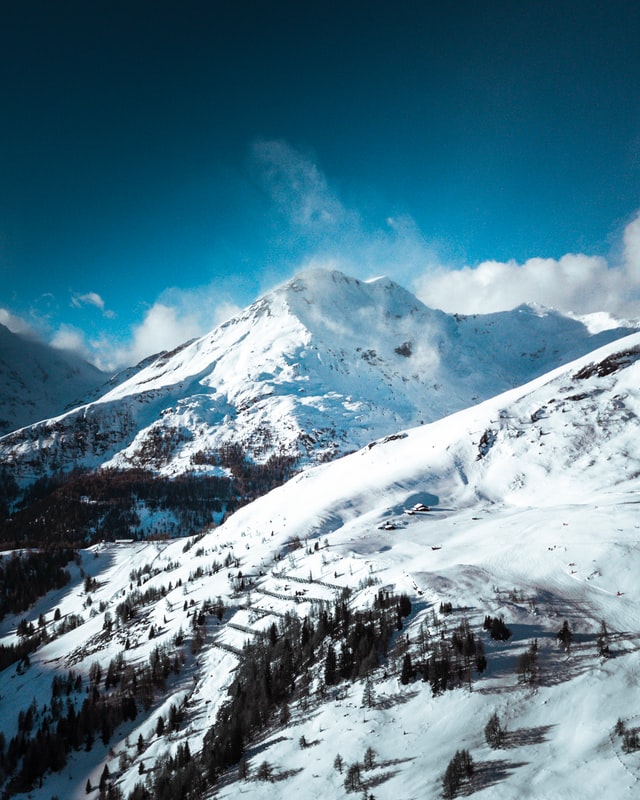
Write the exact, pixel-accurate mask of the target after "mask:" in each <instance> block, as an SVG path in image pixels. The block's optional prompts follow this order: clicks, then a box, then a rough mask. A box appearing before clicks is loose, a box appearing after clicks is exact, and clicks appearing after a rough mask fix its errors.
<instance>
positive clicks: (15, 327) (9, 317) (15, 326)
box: [0, 308, 36, 338]
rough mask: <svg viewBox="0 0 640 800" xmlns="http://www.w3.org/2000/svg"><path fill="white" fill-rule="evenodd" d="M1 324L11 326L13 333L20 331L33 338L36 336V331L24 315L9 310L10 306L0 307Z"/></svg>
mask: <svg viewBox="0 0 640 800" xmlns="http://www.w3.org/2000/svg"><path fill="white" fill-rule="evenodd" d="M0 324H2V325H4V326H5V327H6V328H9V330H10V331H12V332H13V333H20V334H22V335H24V336H30V337H33V338H35V337H36V332H35V331H34V329H33V328H32V327H31V325H29V323H28V322H27V321H26V320H25V319H23V318H22V317H19V316H18V315H17V314H14V313H13V312H11V311H9V309H8V308H0Z"/></svg>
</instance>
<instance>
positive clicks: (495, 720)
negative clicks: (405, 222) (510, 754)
mask: <svg viewBox="0 0 640 800" xmlns="http://www.w3.org/2000/svg"><path fill="white" fill-rule="evenodd" d="M504 737H505V730H504V728H503V727H502V724H501V722H500V718H499V717H498V713H497V712H496V711H494V712H493V714H492V715H491V717H490V718H489V722H487V724H486V726H485V729H484V738H485V739H486V741H487V744H488V745H489V747H491V748H493V749H494V750H495V749H496V748H498V747H502V745H503V742H504Z"/></svg>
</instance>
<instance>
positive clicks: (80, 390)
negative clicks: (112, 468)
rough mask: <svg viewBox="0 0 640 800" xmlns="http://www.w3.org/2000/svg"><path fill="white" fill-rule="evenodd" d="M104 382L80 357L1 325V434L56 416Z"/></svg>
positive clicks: (102, 377)
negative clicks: (13, 331)
mask: <svg viewBox="0 0 640 800" xmlns="http://www.w3.org/2000/svg"><path fill="white" fill-rule="evenodd" d="M106 379H107V376H106V375H105V374H104V373H102V372H100V370H98V369H96V367H94V366H93V365H91V364H89V363H88V362H86V361H84V360H83V359H82V358H80V357H79V356H77V355H74V354H73V353H70V352H67V351H64V350H58V349H55V348H53V347H50V346H49V345H46V344H44V343H43V342H38V341H36V340H35V339H30V338H28V337H26V336H21V335H20V334H17V333H12V332H11V331H10V330H9V329H8V328H7V327H5V326H4V325H1V324H0V383H1V385H2V391H1V392H0V433H2V434H4V433H8V432H9V431H13V430H15V429H16V428H22V427H23V426H25V425H30V424H32V423H34V422H37V421H39V420H43V419H47V418H49V417H53V416H57V415H58V414H60V413H62V412H63V411H64V410H65V409H66V408H68V407H69V406H70V405H72V404H73V405H77V404H78V403H79V402H80V401H81V400H83V399H85V398H86V397H87V396H88V395H89V394H90V393H91V392H93V391H95V390H96V389H97V388H98V387H99V386H101V385H102V384H103V383H105V381H106Z"/></svg>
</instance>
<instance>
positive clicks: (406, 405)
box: [0, 269, 629, 480]
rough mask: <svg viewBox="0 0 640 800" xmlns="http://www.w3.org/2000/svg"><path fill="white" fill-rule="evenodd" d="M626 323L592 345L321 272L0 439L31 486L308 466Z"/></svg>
mask: <svg viewBox="0 0 640 800" xmlns="http://www.w3.org/2000/svg"><path fill="white" fill-rule="evenodd" d="M628 332H629V331H628V329H615V330H607V331H604V332H601V333H599V334H597V335H595V336H594V335H592V334H591V333H590V332H589V330H588V329H587V327H586V326H585V325H584V324H582V323H581V322H579V321H577V320H575V319H571V318H569V317H566V316H563V315H562V314H559V313H558V312H554V311H548V310H544V309H540V308H537V307H530V306H521V307H519V308H517V309H515V310H513V311H511V312H503V313H497V314H488V315H477V316H460V315H449V314H445V313H443V312H441V311H437V310H433V309H430V308H428V307H426V306H425V305H424V304H423V303H422V302H420V301H419V300H418V299H417V298H416V297H415V296H413V295H412V294H411V293H410V292H408V291H407V290H406V289H403V288H402V287H401V286H399V285H398V284H396V283H394V282H393V281H391V280H389V279H388V278H379V279H376V280H373V281H367V282H365V281H360V280H356V279H354V278H350V277H347V276H346V275H343V274H342V273H340V272H337V271H327V270H321V269H312V270H308V271H305V272H302V273H301V274H299V275H297V276H296V277H294V278H293V279H291V280H289V281H287V282H286V283H284V284H282V285H281V286H279V287H278V288H276V289H275V290H273V291H271V292H269V293H268V294H266V295H264V296H263V297H262V298H261V299H259V300H258V301H256V302H255V303H253V304H252V305H250V306H249V307H248V308H246V309H245V310H244V311H243V312H242V313H240V314H239V315H237V316H236V317H234V318H232V319H230V320H229V321H228V322H226V323H224V324H223V325H221V326H219V327H217V328H215V329H214V330H212V331H211V332H210V333H208V334H207V335H205V336H203V337H202V338H200V339H197V340H195V341H192V342H189V343H186V344H184V345H182V346H181V347H179V348H177V349H176V350H174V351H173V352H171V353H163V354H161V355H160V356H159V357H157V358H156V359H153V360H151V362H150V363H147V365H146V366H144V367H143V368H142V369H140V370H138V371H136V372H135V373H134V374H133V376H132V377H130V378H129V379H127V380H124V381H122V382H121V383H120V384H119V385H117V386H115V387H114V388H112V389H110V390H109V391H107V392H106V393H105V394H103V395H102V396H101V397H99V398H97V399H96V400H95V401H93V402H91V403H88V404H85V405H82V406H79V407H77V408H75V409H73V410H71V411H68V412H66V413H64V414H62V415H60V416H57V417H55V418H53V419H49V420H45V421H43V422H39V423H37V424H36V425H32V426H30V427H28V428H26V429H24V430H21V431H19V432H15V433H13V434H10V435H8V436H5V437H4V438H3V439H0V456H1V457H2V458H3V460H5V462H6V461H10V462H12V463H13V464H14V465H15V466H16V467H17V468H18V473H19V476H20V477H21V478H23V479H27V480H29V478H30V477H31V476H36V475H40V474H42V471H43V470H45V471H47V470H60V469H62V470H67V469H69V468H71V466H73V467H89V468H93V467H97V466H103V465H106V466H112V467H118V468H125V469H126V468H132V467H143V468H152V469H154V470H156V471H159V472H161V473H164V474H167V475H172V474H178V473H183V472H185V471H187V470H190V469H193V468H194V465H197V464H200V465H202V464H206V463H207V461H208V459H209V454H211V453H214V452H216V451H218V450H219V449H220V448H222V447H224V446H228V445H229V444H234V445H239V446H240V447H242V448H243V450H244V451H245V452H246V453H247V454H248V455H249V456H250V457H251V458H252V459H254V460H257V461H261V460H265V459H267V458H268V457H270V456H271V455H274V454H287V455H289V456H293V457H296V458H298V459H300V463H301V464H304V463H309V462H311V463H313V462H318V461H322V460H326V459H328V458H332V457H334V456H336V455H341V454H344V453H345V452H348V451H351V450H354V449H356V448H358V447H360V446H362V445H364V444H366V443H367V442H368V441H370V440H371V439H376V438H379V437H381V436H384V435H386V434H391V433H394V432H396V431H398V430H400V429H403V428H407V427H412V426H415V425H419V424H422V423H427V422H431V421H433V420H435V419H438V418H441V417H443V416H445V415H446V414H449V413H451V412H453V411H457V410H459V409H462V408H464V407H467V406H469V405H472V404H474V403H476V402H478V401H480V400H483V399H486V398H488V397H491V396H494V395H496V394H498V393H499V392H501V391H504V390H506V389H508V388H512V387H513V386H516V385H519V384H521V383H523V382H525V381H527V380H530V379H531V378H533V377H535V376H537V375H540V374H543V373H544V372H546V371H548V370H549V369H551V368H553V367H556V366H558V365H560V364H562V363H565V362H567V361H569V360H571V359H573V358H576V357H578V356H580V355H582V354H584V353H586V352H588V351H590V350H592V349H594V348H595V347H597V346H600V345H602V344H604V343H606V342H608V341H611V340H613V339H616V338H618V337H620V336H622V335H624V334H626V333H628Z"/></svg>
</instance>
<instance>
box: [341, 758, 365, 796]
mask: <svg viewBox="0 0 640 800" xmlns="http://www.w3.org/2000/svg"><path fill="white" fill-rule="evenodd" d="M361 782H362V781H361V777H360V764H358V763H357V762H356V763H355V764H351V765H350V766H349V769H348V770H347V775H346V777H345V779H344V788H345V789H346V790H347V791H348V792H357V791H358V789H359V788H360V785H361Z"/></svg>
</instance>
